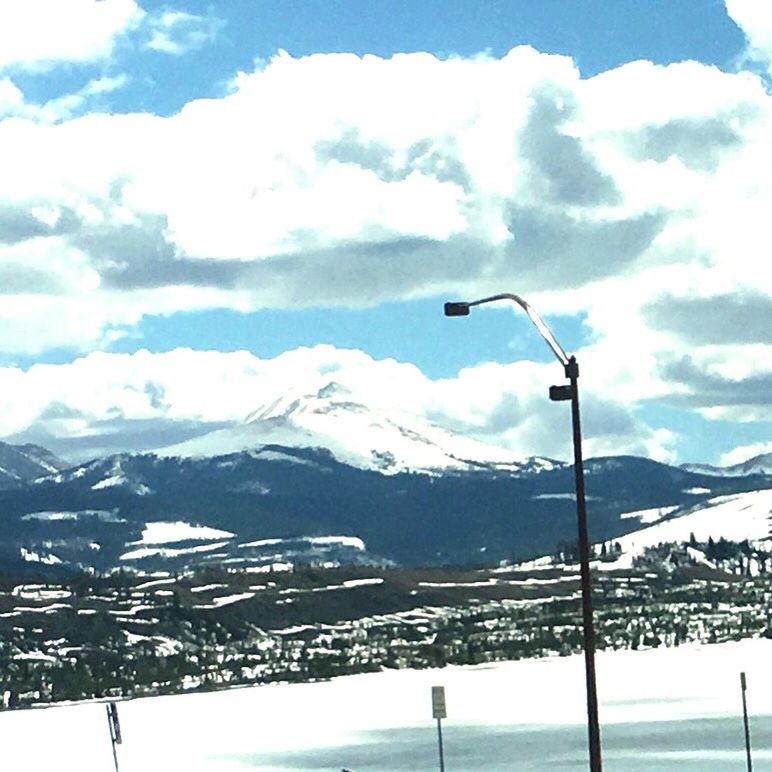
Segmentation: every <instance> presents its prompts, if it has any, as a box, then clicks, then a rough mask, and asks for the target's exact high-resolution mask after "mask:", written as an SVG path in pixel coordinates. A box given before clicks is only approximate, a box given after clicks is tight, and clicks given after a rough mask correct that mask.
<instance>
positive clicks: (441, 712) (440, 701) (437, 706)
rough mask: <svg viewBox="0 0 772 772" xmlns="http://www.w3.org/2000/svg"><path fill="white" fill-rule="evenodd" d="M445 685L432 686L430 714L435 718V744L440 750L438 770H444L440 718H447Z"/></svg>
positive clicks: (441, 771) (443, 771) (442, 771)
mask: <svg viewBox="0 0 772 772" xmlns="http://www.w3.org/2000/svg"><path fill="white" fill-rule="evenodd" d="M447 715H448V712H447V708H446V707H445V687H444V686H432V716H433V717H434V718H436V719H437V745H438V747H439V751H440V772H445V754H444V751H443V747H442V719H443V718H447Z"/></svg>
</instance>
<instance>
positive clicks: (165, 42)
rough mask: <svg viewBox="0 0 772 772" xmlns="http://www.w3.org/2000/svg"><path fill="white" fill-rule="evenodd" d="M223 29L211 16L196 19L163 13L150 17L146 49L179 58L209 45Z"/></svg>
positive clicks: (218, 20) (216, 19)
mask: <svg viewBox="0 0 772 772" xmlns="http://www.w3.org/2000/svg"><path fill="white" fill-rule="evenodd" d="M223 26H224V22H223V21H222V20H221V19H218V18H217V17H215V16H213V15H209V16H198V15H196V14H192V13H186V12H185V11H174V10H165V11H162V12H161V13H159V14H157V15H154V16H152V17H150V18H149V19H148V21H147V27H148V31H149V35H150V38H149V40H148V42H147V47H148V48H150V49H152V50H154V51H159V52H161V53H164V54H171V55H173V56H180V55H182V54H186V53H188V52H189V51H195V50H196V49H198V48H201V47H202V46H205V45H206V44H207V43H211V42H212V41H213V40H214V39H215V38H216V37H217V34H218V32H219V31H220V30H221V29H222V27H223Z"/></svg>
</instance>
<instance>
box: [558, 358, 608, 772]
mask: <svg viewBox="0 0 772 772" xmlns="http://www.w3.org/2000/svg"><path fill="white" fill-rule="evenodd" d="M566 377H567V378H568V379H569V380H570V382H571V418H572V422H573V434H574V480H575V484H576V519H577V528H578V535H579V571H580V576H581V586H582V621H583V627H584V667H585V679H586V682H587V736H588V742H589V750H590V770H591V772H601V768H602V764H601V752H600V723H599V721H598V693H597V688H596V682H595V628H594V625H593V614H592V584H591V578H590V539H589V536H588V534H587V502H586V498H585V493H584V466H583V460H582V430H581V424H580V419H579V383H578V378H579V366H578V364H577V362H576V357H573V356H572V357H571V358H570V359H569V361H568V364H567V365H566Z"/></svg>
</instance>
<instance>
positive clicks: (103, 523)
mask: <svg viewBox="0 0 772 772" xmlns="http://www.w3.org/2000/svg"><path fill="white" fill-rule="evenodd" d="M586 483H587V494H588V510H589V525H590V535H591V538H592V539H593V540H594V541H596V542H598V541H603V540H608V539H615V538H618V537H620V536H623V535H625V534H628V533H631V532H632V531H636V530H638V529H640V527H641V525H646V524H647V523H650V522H651V518H652V517H655V516H659V514H660V512H661V513H662V514H664V515H666V514H667V513H668V512H670V511H674V510H675V509H679V510H682V511H687V510H688V509H689V508H690V507H697V506H704V505H705V504H706V503H708V502H709V501H710V500H712V499H715V498H716V497H717V496H725V495H729V494H738V493H743V492H746V491H752V490H756V489H759V488H769V487H772V478H768V477H763V478H758V477H737V478H719V477H708V476H705V475H695V474H693V473H690V472H687V471H685V470H683V469H678V468H675V467H670V466H667V465H665V464H659V463H656V462H654V461H649V460H647V459H642V458H636V457H630V456H621V457H611V458H597V459H589V460H588V461H587V463H586ZM573 490H574V480H573V469H572V468H571V467H567V466H559V467H556V468H554V469H552V470H542V471H538V472H530V473H529V472H527V471H523V470H522V469H518V470H517V471H514V472H511V471H508V470H502V469H499V468H487V469H486V468H477V469H476V470H475V471H466V472H465V471H461V470H452V473H446V474H431V475H427V474H415V473H406V472H402V473H396V474H390V475H386V474H382V473H379V472H376V471H373V470H367V469H360V468H358V467H354V466H350V465H347V464H343V463H341V462H340V461H338V460H336V459H335V458H334V457H333V456H332V454H331V453H330V452H329V451H325V450H321V449H307V448H306V449H298V448H291V447H282V446H278V445H274V446H265V447H262V448H260V449H259V450H256V451H243V452H239V453H232V454H228V455H225V456H218V457H213V458H180V457H171V456H170V457H159V456H156V455H153V454H143V455H127V454H123V455H117V456H111V457H109V458H105V459H100V460H97V461H92V462H89V463H88V464H83V465H81V466H79V467H74V468H71V469H66V470H64V471H61V472H57V473H55V474H51V475H49V476H47V477H45V478H41V479H39V480H36V481H35V482H34V483H29V484H27V485H25V486H23V487H20V488H18V489H16V490H6V491H0V518H1V519H2V528H1V529H0V562H2V563H3V564H4V565H11V564H14V563H15V564H30V565H31V564H34V563H37V564H38V565H39V566H44V565H48V566H52V567H58V566H59V567H60V566H64V565H78V564H80V565H83V566H84V567H94V568H98V569H105V568H110V567H113V566H116V565H123V566H134V567H141V568H145V569H148V570H154V569H156V568H167V569H168V568H175V569H176V568H181V567H184V566H186V565H199V566H201V565H233V566H237V567H253V568H254V569H255V570H258V569H259V568H260V567H261V566H265V565H268V564H271V563H273V562H282V561H286V560H291V561H299V562H319V563H321V562H326V561H332V562H336V561H339V562H359V563H367V562H375V563H379V562H384V561H392V562H396V563H398V564H403V565H412V566H416V565H437V564H443V565H447V564H460V565H469V564H488V565H490V564H496V563H498V562H499V561H502V560H516V559H523V558H528V557H532V556H535V555H539V554H548V553H550V552H552V551H554V550H555V549H556V548H557V547H558V545H560V544H561V543H563V544H566V543H572V542H573V541H574V540H575V538H576V511H575V503H574V500H573ZM641 511H646V512H649V513H650V514H649V515H648V516H647V519H643V518H642V517H638V516H637V514H636V513H640V512H641ZM652 512H653V513H655V514H654V515H652V514H651V513H652ZM631 513H632V514H631ZM623 515H626V516H623ZM149 523H150V524H165V525H163V526H160V525H159V526H158V527H156V528H151V529H148V524H149ZM171 525H173V526H174V528H173V529H172V530H173V531H174V532H175V533H176V534H177V535H176V536H175V539H174V541H168V542H164V543H163V544H152V543H148V539H147V537H146V535H147V533H148V532H157V531H158V529H159V528H161V529H162V530H164V531H165V532H166V531H168V530H169V529H170V527H171ZM207 529H208V530H207ZM211 529H216V531H213V530H211ZM143 534H145V536H143ZM214 534H217V535H216V536H215V535H214Z"/></svg>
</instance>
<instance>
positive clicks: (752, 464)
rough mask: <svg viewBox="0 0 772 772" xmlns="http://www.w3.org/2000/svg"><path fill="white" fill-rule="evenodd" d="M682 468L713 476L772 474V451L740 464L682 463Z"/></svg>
mask: <svg viewBox="0 0 772 772" xmlns="http://www.w3.org/2000/svg"><path fill="white" fill-rule="evenodd" d="M681 469H685V470H686V471H687V472H695V473H696V474H708V475H711V476H713V477H746V476H748V475H752V474H772V453H762V454H761V455H759V456H754V457H753V458H749V459H748V460H747V461H743V462H741V463H739V464H732V465H730V466H713V465H711V464H681Z"/></svg>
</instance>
